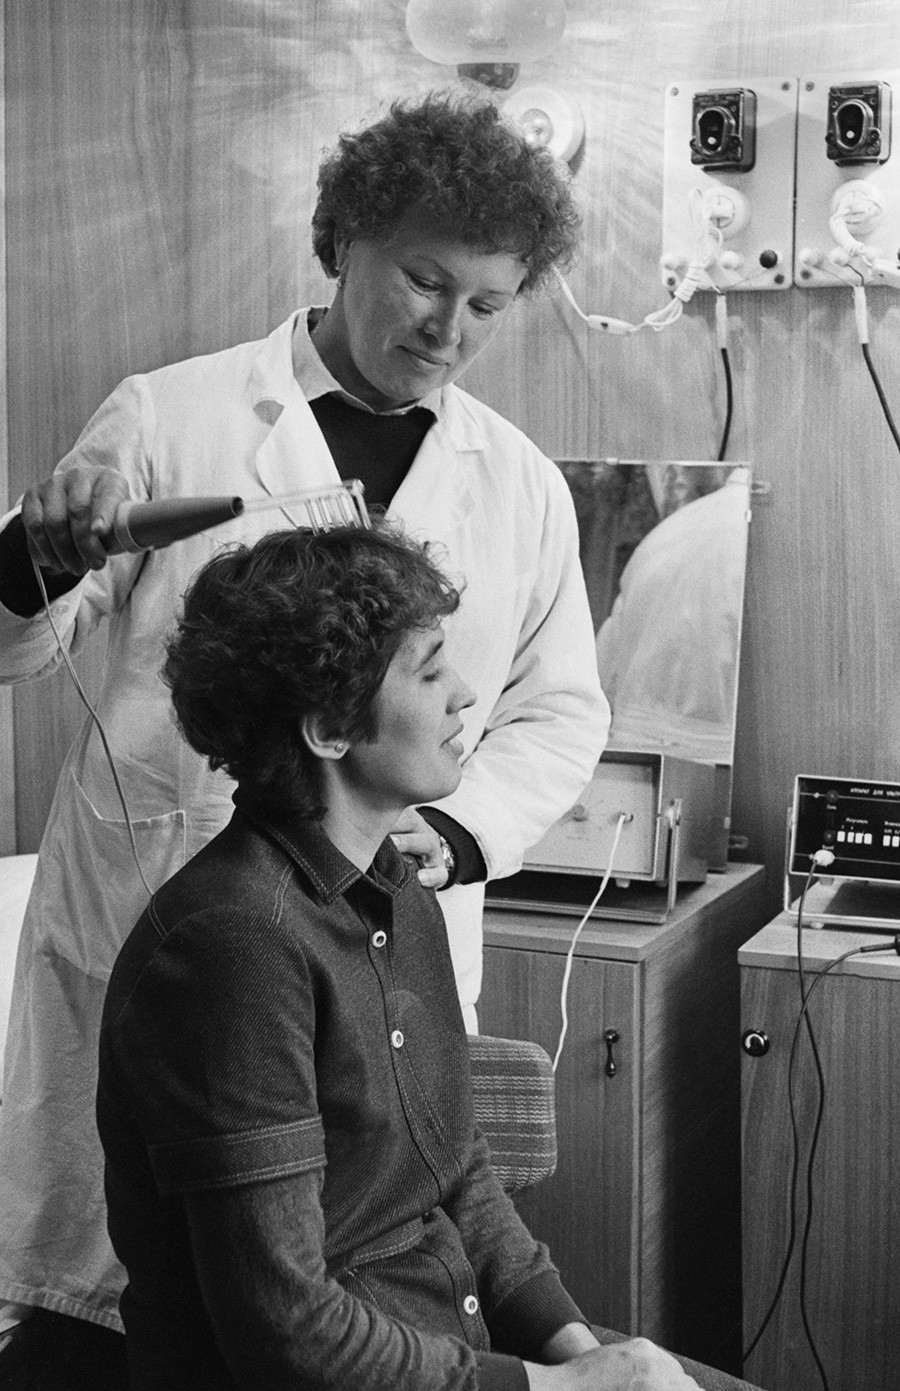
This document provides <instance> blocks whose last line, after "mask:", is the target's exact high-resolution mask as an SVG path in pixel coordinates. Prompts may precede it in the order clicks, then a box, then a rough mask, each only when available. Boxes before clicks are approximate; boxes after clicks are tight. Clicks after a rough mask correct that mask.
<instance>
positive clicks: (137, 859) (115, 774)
mask: <svg viewBox="0 0 900 1391" xmlns="http://www.w3.org/2000/svg"><path fill="white" fill-rule="evenodd" d="M31 563H32V566H33V567H34V573H35V575H36V576H37V582H38V585H39V587H40V591H41V598H42V599H43V601H44V608H45V610H46V612H47V620H48V622H49V624H50V627H51V629H52V630H53V636H54V637H55V638H56V645H57V647H58V648H59V651H60V656H61V657H62V659H63V661H64V662H65V664H66V666H67V667H68V669H69V675H70V676H71V678H72V680H73V682H74V684H75V689H76V691H77V692H78V695H79V698H80V700H81V702H82V704H83V705H84V707H85V709H86V710H87V712H88V714H89V715H90V717H91V719H92V720H93V722H94V724H95V726H96V728H97V732H98V734H99V735H100V741H101V743H102V745H103V751H104V753H105V754H106V760H107V762H108V763H109V767H110V771H111V772H112V776H113V782H114V784H115V788H116V793H117V794H118V798H119V802H120V803H121V806H122V812H123V815H124V817H125V826H126V828H127V830H128V839H129V841H130V843H131V853H132V855H133V856H134V862H135V864H136V865H137V872H138V874H139V875H140V876H141V883H142V884H143V885H144V888H145V889H146V890H147V896H148V898H152V897H153V890H152V889H151V887H150V885H149V884H148V883H147V880H146V877H145V875H144V871H143V868H142V867H141V860H140V856H139V855H138V848H137V842H136V840H135V838H134V827H133V826H132V824H131V817H130V815H129V813H128V804H127V802H126V801H125V793H124V792H123V790H122V784H121V782H120V781H119V773H118V770H117V768H116V761H115V759H114V758H113V755H112V749H111V748H110V747H109V740H108V739H107V737H106V730H105V729H104V728H103V724H102V722H101V720H100V716H99V715H98V714H97V712H96V710H95V709H94V707H93V705H92V704H91V702H90V701H89V700H88V697H87V694H86V692H85V689H84V687H83V686H82V684H81V681H80V680H79V677H78V672H77V671H76V670H75V667H74V665H73V664H72V659H71V657H70V656H69V654H68V652H67V650H66V648H65V646H64V645H63V641H62V638H61V637H60V635H59V630H58V628H57V626H56V624H55V623H54V621H53V614H52V613H51V612H50V600H49V599H48V597H47V588H46V586H45V584H44V577H43V575H42V574H41V567H40V566H39V565H38V563H37V561H36V560H35V559H34V557H33V556H32V560H31Z"/></svg>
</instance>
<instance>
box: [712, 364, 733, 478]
mask: <svg viewBox="0 0 900 1391" xmlns="http://www.w3.org/2000/svg"><path fill="white" fill-rule="evenodd" d="M719 351H720V352H721V354H722V367H723V369H724V371H725V426H724V429H723V430H722V443H721V444H720V445H719V452H718V454H717V455H716V459H717V460H718V462H720V463H721V461H722V460H723V459H724V458H725V451H726V450H727V448H728V436H729V435H730V433H731V417H732V414H733V411H734V386H733V384H732V380H731V361H730V359H729V357H728V349H727V348H720V349H719Z"/></svg>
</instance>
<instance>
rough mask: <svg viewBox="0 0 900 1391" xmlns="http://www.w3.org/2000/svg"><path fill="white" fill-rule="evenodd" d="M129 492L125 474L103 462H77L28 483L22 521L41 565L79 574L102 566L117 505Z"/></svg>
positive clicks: (57, 571)
mask: <svg viewBox="0 0 900 1391" xmlns="http://www.w3.org/2000/svg"><path fill="white" fill-rule="evenodd" d="M129 497H130V491H129V488H128V480H127V478H126V477H125V475H124V474H122V473H120V472H119V471H118V469H114V468H109V467H108V466H107V465H105V464H79V465H77V466H76V467H74V468H71V469H67V470H66V471H65V472H63V473H54V474H52V475H51V476H50V478H47V479H45V480H44V482H43V483H38V484H36V485H35V486H34V487H33V488H29V489H28V491H27V492H26V493H25V495H24V497H23V498H22V523H23V525H24V527H25V533H26V536H27V538H28V549H29V550H30V552H31V554H32V556H33V557H34V559H35V560H36V561H37V563H38V565H39V566H40V567H41V569H42V570H46V571H47V573H48V574H51V575H59V574H63V573H68V574H71V575H78V576H81V575H83V574H85V573H86V572H87V571H88V570H101V569H102V568H103V566H104V565H105V564H106V562H107V560H108V558H109V556H108V550H107V545H105V544H104V543H105V542H107V541H108V539H109V538H110V537H111V535H112V526H113V520H114V518H115V514H116V508H117V507H118V505H119V503H120V502H124V501H125V500H126V499H127V498H129Z"/></svg>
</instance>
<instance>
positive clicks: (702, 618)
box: [557, 459, 750, 868]
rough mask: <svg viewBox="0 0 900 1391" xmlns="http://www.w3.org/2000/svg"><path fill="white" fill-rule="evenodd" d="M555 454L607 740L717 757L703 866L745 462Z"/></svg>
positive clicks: (728, 687) (744, 523)
mask: <svg viewBox="0 0 900 1391" xmlns="http://www.w3.org/2000/svg"><path fill="white" fill-rule="evenodd" d="M557 465H558V467H559V468H560V470H561V471H562V473H563V476H564V477H565V479H566V481H567V483H568V485H569V489H570V491H571V493H572V497H573V499H574V502H575V511H576V515H577V518H578V529H579V545H580V553H581V563H582V568H583V570H584V576H585V581H586V584H587V591H588V599H589V602H590V606H591V614H592V617H593V620H594V632H595V634H596V641H597V663H598V668H599V671H600V678H601V681H602V683H603V688H604V690H605V691H606V694H607V697H608V698H609V702H610V705H611V707H612V725H611V728H610V737H609V743H608V746H607V747H608V748H610V749H623V750H637V751H641V752H653V753H665V754H668V755H670V756H671V757H674V758H683V759H692V760H696V761H699V762H703V763H712V764H715V765H716V767H717V770H718V771H717V788H716V808H717V825H716V832H715V835H714V839H715V840H716V841H717V844H716V846H715V847H713V849H712V850H711V853H710V867H711V868H721V867H722V866H723V865H724V863H725V860H726V859H727V853H728V826H729V816H730V804H731V765H732V762H733V757H734V732H735V714H736V709H737V682H738V664H739V658H740V643H741V617H742V612H743V600H744V579H745V573H746V560H747V534H748V527H749V520H750V468H749V465H747V464H721V463H720V464H710V463H695V462H688V461H660V462H654V461H649V460H648V461H639V460H628V461H624V460H617V459H603V460H599V461H586V460H574V459H562V460H557ZM720 811H721V816H719V812H720Z"/></svg>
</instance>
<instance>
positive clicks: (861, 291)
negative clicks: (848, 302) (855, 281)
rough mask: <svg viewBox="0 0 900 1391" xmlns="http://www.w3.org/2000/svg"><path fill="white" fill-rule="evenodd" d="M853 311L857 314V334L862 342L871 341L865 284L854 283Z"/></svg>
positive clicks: (852, 287)
mask: <svg viewBox="0 0 900 1391" xmlns="http://www.w3.org/2000/svg"><path fill="white" fill-rule="evenodd" d="M851 289H852V290H853V312H854V314H855V316H856V334H857V337H858V338H859V341H860V344H863V343H868V341H869V315H868V310H867V308H866V287H865V285H853V286H851Z"/></svg>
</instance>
